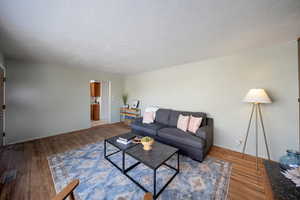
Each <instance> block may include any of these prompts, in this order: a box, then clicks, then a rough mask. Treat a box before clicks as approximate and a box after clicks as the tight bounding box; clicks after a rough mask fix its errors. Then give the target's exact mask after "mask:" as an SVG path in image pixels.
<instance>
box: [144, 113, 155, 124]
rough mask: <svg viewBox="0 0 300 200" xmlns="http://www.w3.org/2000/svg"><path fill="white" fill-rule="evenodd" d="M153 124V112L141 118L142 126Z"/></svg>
mask: <svg viewBox="0 0 300 200" xmlns="http://www.w3.org/2000/svg"><path fill="white" fill-rule="evenodd" d="M153 122H154V113H153V112H145V113H144V116H143V123H144V124H151V123H153Z"/></svg>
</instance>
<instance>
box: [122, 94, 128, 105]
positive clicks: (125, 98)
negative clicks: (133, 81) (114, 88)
mask: <svg viewBox="0 0 300 200" xmlns="http://www.w3.org/2000/svg"><path fill="white" fill-rule="evenodd" d="M122 100H123V104H124V107H127V100H128V94H123V95H122Z"/></svg>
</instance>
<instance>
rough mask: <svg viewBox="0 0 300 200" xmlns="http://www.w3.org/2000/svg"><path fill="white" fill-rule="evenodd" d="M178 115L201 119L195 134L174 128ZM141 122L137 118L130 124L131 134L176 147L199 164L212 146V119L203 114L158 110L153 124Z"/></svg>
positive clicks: (140, 119)
mask: <svg viewBox="0 0 300 200" xmlns="http://www.w3.org/2000/svg"><path fill="white" fill-rule="evenodd" d="M180 114H182V115H192V116H194V117H202V118H203V119H202V123H201V126H200V127H199V129H198V130H197V132H196V134H194V133H190V132H184V131H182V130H180V129H177V128H176V126H177V120H178V117H179V115H180ZM142 121H143V118H138V119H136V120H135V121H134V122H133V123H132V124H131V128H132V132H134V133H136V134H138V135H141V136H150V137H152V138H154V139H155V140H158V141H160V142H162V143H165V144H169V145H171V146H174V147H177V148H179V149H180V152H181V153H182V154H185V155H187V156H189V157H191V158H192V159H195V160H197V161H200V162H201V161H202V160H203V159H204V157H205V156H206V154H207V153H208V152H209V150H210V148H211V146H212V145H213V119H212V118H208V117H207V116H206V114H205V113H202V112H187V111H176V110H171V109H159V110H158V111H157V112H156V117H155V122H154V123H152V124H144V123H143V122H142Z"/></svg>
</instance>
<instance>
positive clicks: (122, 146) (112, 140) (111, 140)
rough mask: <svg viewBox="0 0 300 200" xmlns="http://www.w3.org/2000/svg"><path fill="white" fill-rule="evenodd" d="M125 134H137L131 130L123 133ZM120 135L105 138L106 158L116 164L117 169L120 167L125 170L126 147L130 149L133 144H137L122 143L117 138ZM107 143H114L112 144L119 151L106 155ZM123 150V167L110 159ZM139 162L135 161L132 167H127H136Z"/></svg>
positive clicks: (105, 152) (105, 151)
mask: <svg viewBox="0 0 300 200" xmlns="http://www.w3.org/2000/svg"><path fill="white" fill-rule="evenodd" d="M123 135H127V136H137V135H136V134H134V133H131V132H129V133H125V134H123ZM119 137H120V135H118V136H114V137H111V138H108V139H105V140H104V158H105V159H106V160H108V161H109V162H110V163H111V164H112V165H114V166H115V167H116V168H117V169H119V170H120V171H121V172H123V173H124V172H125V170H126V169H125V150H126V149H129V148H131V147H133V146H136V145H137V144H135V143H129V144H127V145H125V144H121V143H119V142H117V139H118V138H119ZM107 143H108V144H110V145H112V146H114V147H116V148H117V149H118V150H117V151H115V152H113V153H110V154H108V155H106V154H107V147H106V146H107ZM121 151H122V167H119V166H118V165H117V164H115V163H114V162H113V161H112V160H111V159H110V156H112V155H114V154H116V153H119V152H121ZM138 164H139V163H135V164H134V165H132V166H131V167H129V168H127V169H131V168H134V167H135V166H137V165H138Z"/></svg>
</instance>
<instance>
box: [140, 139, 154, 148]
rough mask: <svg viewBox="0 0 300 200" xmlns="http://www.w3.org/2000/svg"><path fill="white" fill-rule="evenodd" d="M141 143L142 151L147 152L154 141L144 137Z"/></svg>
mask: <svg viewBox="0 0 300 200" xmlns="http://www.w3.org/2000/svg"><path fill="white" fill-rule="evenodd" d="M141 143H142V144H143V149H144V150H146V151H149V150H151V149H152V144H153V143H154V139H153V138H151V137H148V136H146V137H143V138H142V139H141Z"/></svg>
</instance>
